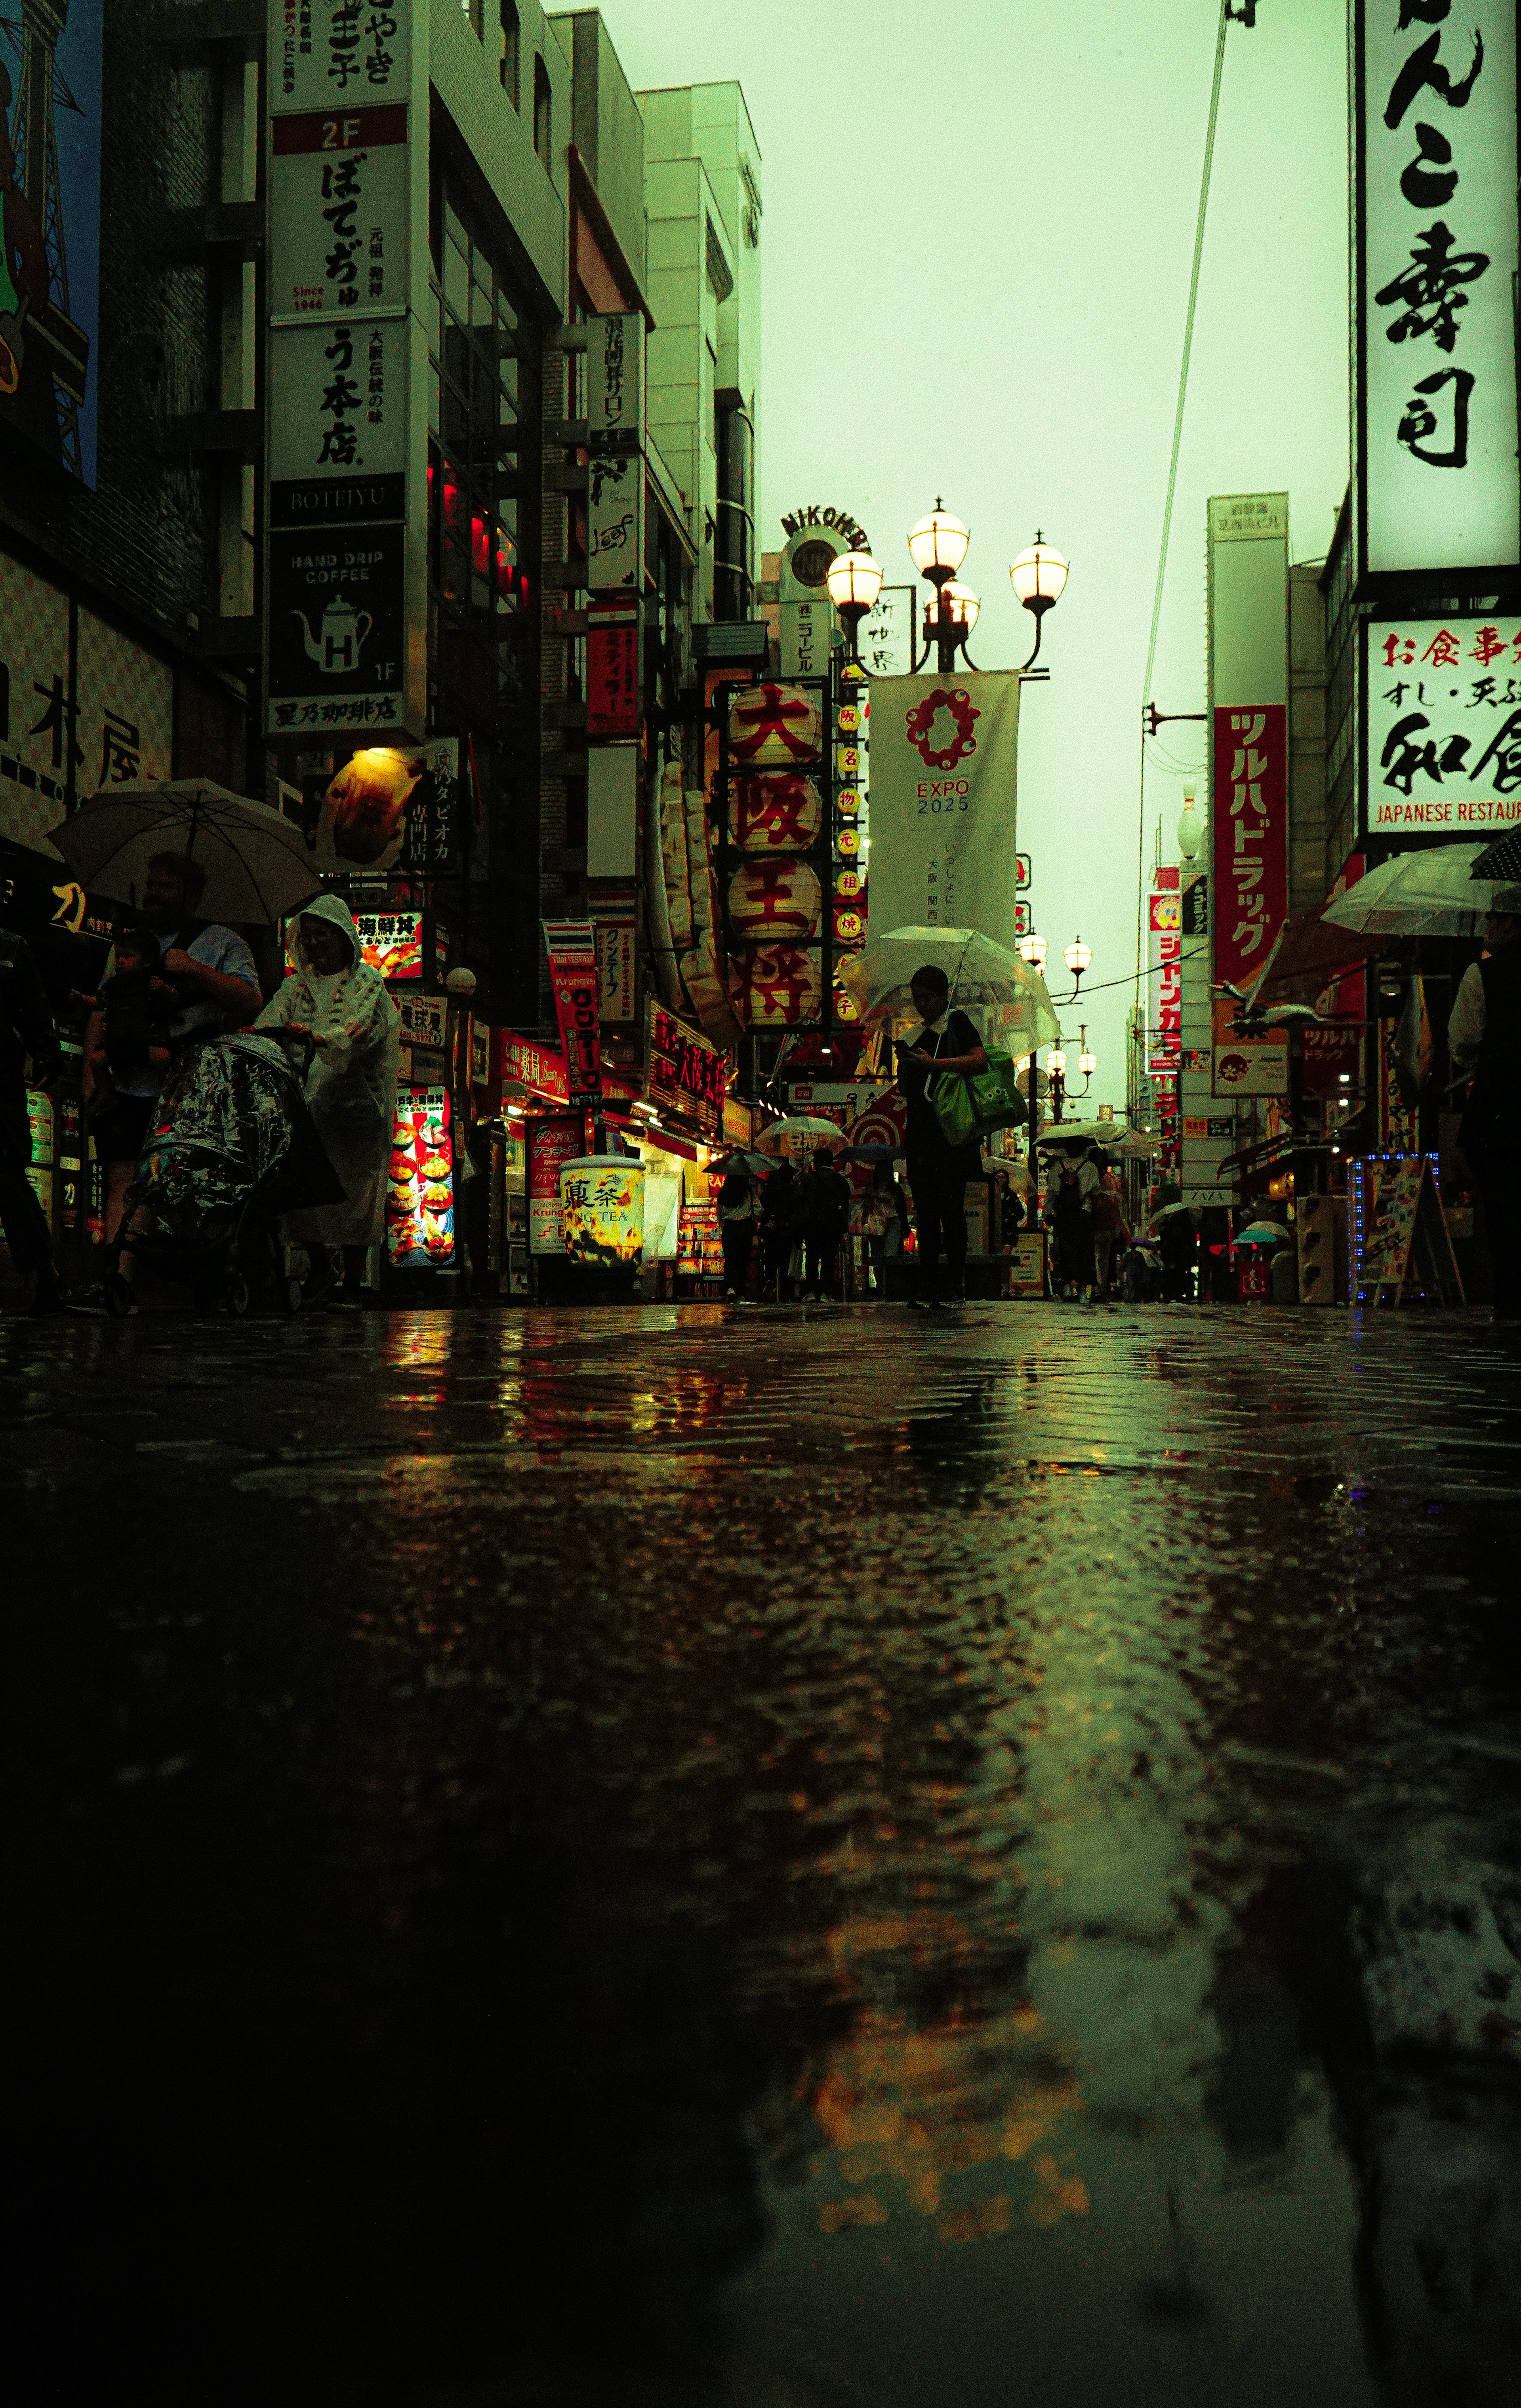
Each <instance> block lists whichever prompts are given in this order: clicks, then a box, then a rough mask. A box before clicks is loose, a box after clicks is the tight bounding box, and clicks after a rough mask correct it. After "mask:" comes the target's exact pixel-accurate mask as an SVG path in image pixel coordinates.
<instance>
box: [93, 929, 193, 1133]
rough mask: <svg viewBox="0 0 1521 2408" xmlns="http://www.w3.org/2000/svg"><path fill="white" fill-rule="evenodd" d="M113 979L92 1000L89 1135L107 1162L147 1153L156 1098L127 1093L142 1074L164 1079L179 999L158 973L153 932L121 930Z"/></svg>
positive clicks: (140, 1078)
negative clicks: (145, 1141)
mask: <svg viewBox="0 0 1521 2408" xmlns="http://www.w3.org/2000/svg"><path fill="white" fill-rule="evenodd" d="M111 962H112V969H111V975H110V977H109V978H108V979H105V980H103V981H102V982H101V989H100V993H99V995H98V996H94V997H93V998H91V997H86V998H85V1000H87V1001H90V1002H92V1004H93V1011H95V1013H96V1014H98V1018H97V1019H95V1020H94V1021H93V1022H92V1024H91V1025H92V1028H93V1030H94V1031H95V1032H96V1035H97V1042H96V1043H95V1045H94V1046H93V1050H92V1053H91V1057H90V1068H91V1074H92V1078H93V1086H94V1102H93V1105H92V1107H91V1111H90V1134H91V1136H92V1137H93V1140H94V1143H95V1153H96V1155H97V1157H98V1158H99V1160H100V1161H102V1162H115V1161H117V1160H119V1159H121V1158H122V1157H124V1156H126V1155H128V1154H130V1155H131V1156H132V1157H133V1158H134V1159H136V1156H137V1154H139V1153H140V1152H141V1150H142V1139H143V1136H144V1134H145V1131H146V1125H147V1118H148V1111H149V1109H151V1099H149V1098H144V1097H140V1096H138V1095H136V1094H134V1093H131V1092H129V1091H130V1090H131V1089H132V1088H133V1087H134V1086H136V1085H140V1083H141V1082H142V1079H143V1076H144V1074H146V1075H147V1076H148V1077H150V1078H157V1079H160V1080H162V1078H163V1077H164V1074H165V1070H166V1069H167V1068H168V1063H169V1050H170V1049H169V1031H170V1025H171V1023H172V1021H173V1018H174V1015H175V1013H176V1011H178V1010H179V999H178V997H177V996H176V994H175V991H174V989H173V987H172V986H171V985H170V984H169V982H168V981H167V980H166V979H161V978H160V977H159V976H158V967H159V942H158V939H157V938H156V937H155V936H154V934H153V932H152V930H151V928H147V927H138V928H127V929H123V930H122V932H121V934H120V935H119V936H118V937H117V939H116V942H115V945H114V947H113V948H112V953H111Z"/></svg>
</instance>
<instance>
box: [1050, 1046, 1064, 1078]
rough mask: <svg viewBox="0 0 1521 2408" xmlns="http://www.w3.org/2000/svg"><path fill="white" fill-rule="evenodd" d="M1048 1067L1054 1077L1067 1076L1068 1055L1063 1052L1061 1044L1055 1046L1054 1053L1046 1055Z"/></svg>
mask: <svg viewBox="0 0 1521 2408" xmlns="http://www.w3.org/2000/svg"><path fill="white" fill-rule="evenodd" d="M1046 1068H1047V1070H1048V1071H1049V1072H1050V1074H1051V1076H1052V1078H1054V1079H1060V1078H1063V1077H1065V1075H1066V1071H1067V1056H1066V1054H1064V1053H1063V1052H1062V1050H1061V1048H1060V1046H1057V1047H1055V1050H1054V1051H1053V1052H1052V1053H1050V1054H1047V1055H1046Z"/></svg>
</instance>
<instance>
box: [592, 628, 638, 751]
mask: <svg viewBox="0 0 1521 2408" xmlns="http://www.w3.org/2000/svg"><path fill="white" fill-rule="evenodd" d="M586 733H587V735H588V736H593V737H609V736H637V735H638V734H639V605H638V603H637V602H635V601H633V600H632V599H626V598H625V597H624V595H617V596H616V597H615V598H614V597H609V596H603V595H592V597H591V601H590V604H589V607H588V611H587V627H586Z"/></svg>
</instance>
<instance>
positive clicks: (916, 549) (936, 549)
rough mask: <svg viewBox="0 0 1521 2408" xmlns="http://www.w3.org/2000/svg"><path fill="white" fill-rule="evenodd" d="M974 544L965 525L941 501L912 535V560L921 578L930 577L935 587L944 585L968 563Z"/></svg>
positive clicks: (910, 554) (910, 537)
mask: <svg viewBox="0 0 1521 2408" xmlns="http://www.w3.org/2000/svg"><path fill="white" fill-rule="evenodd" d="M970 541H971V537H970V535H969V533H968V530H967V529H966V528H965V527H964V526H963V525H962V523H961V521H960V520H959V519H957V518H953V517H952V515H951V513H950V511H949V510H947V509H941V507H940V503H939V502H938V501H937V503H936V504H935V507H934V509H932V510H931V511H930V513H929V515H928V517H927V518H922V519H921V520H920V521H919V523H918V524H917V525H916V526H915V527H914V528H913V529H912V530H911V533H910V536H909V557H910V558H911V561H912V562H913V565H914V566H915V568H916V569H917V570H918V571H919V574H920V576H921V577H927V578H928V579H929V581H930V583H931V584H932V585H943V584H944V583H945V582H946V580H947V579H948V578H952V577H954V575H955V573H956V570H957V569H958V568H959V567H960V566H961V564H962V562H963V561H964V560H965V559H966V557H967V547H968V545H969V543H970Z"/></svg>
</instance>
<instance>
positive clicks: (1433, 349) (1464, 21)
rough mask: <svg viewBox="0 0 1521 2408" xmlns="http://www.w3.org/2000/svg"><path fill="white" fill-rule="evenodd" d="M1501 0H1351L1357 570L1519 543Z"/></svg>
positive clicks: (1509, 133)
mask: <svg viewBox="0 0 1521 2408" xmlns="http://www.w3.org/2000/svg"><path fill="white" fill-rule="evenodd" d="M1515 27H1516V12H1515V6H1514V0H1465V5H1464V6H1463V7H1462V8H1461V9H1456V8H1454V7H1452V6H1451V0H1399V6H1398V7H1397V6H1396V0H1355V7H1354V17H1353V33H1354V77H1355V86H1356V93H1355V107H1356V150H1355V158H1356V178H1355V186H1356V271H1355V275H1356V286H1355V289H1356V321H1357V323H1356V361H1357V368H1356V447H1355V455H1356V466H1357V482H1358V504H1359V507H1358V509H1357V510H1356V521H1355V523H1356V527H1357V530H1358V538H1359V544H1360V548H1361V552H1362V558H1361V559H1360V561H1359V563H1358V566H1359V570H1360V571H1372V572H1375V573H1376V572H1378V571H1381V570H1390V569H1422V568H1443V567H1466V568H1479V567H1499V566H1510V565H1512V564H1514V562H1515V561H1517V560H1518V559H1521V524H1518V507H1517V492H1516V469H1515V454H1516V381H1515V336H1514V321H1513V303H1512V288H1513V281H1514V276H1515V273H1516V266H1517V241H1516V208H1515V186H1516V113H1515V112H1516V79H1515Z"/></svg>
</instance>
